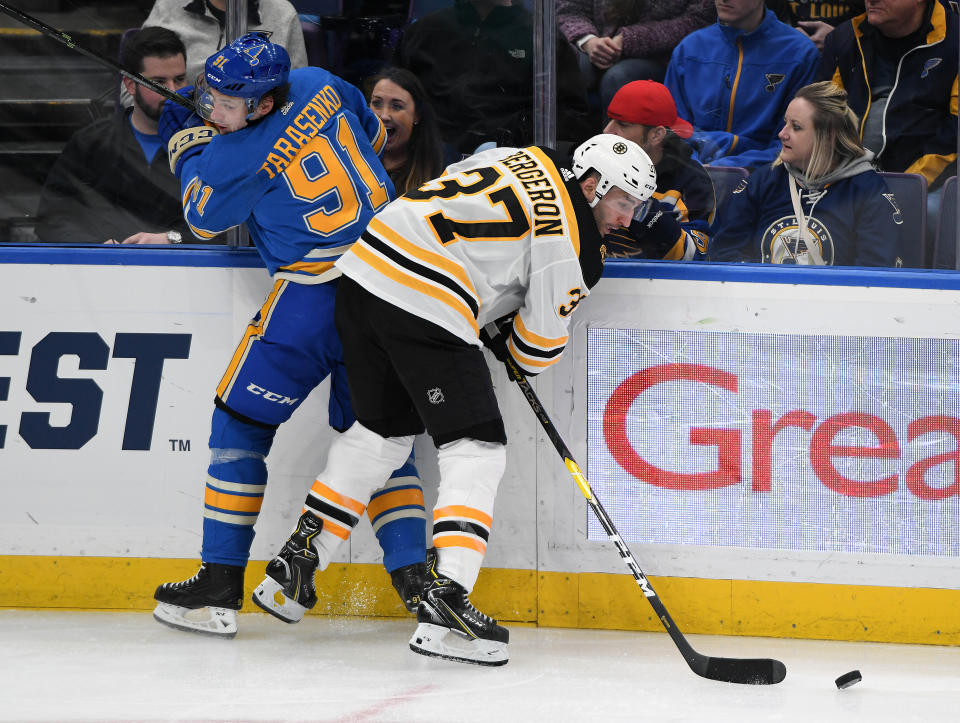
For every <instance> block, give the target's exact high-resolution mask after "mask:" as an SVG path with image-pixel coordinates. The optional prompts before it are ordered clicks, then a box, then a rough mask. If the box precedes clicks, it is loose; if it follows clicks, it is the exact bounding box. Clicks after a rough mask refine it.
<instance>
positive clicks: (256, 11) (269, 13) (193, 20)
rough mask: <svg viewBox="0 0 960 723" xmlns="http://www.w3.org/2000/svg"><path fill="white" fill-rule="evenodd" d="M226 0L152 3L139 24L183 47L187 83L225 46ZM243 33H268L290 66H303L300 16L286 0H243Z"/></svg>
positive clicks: (304, 52)
mask: <svg viewBox="0 0 960 723" xmlns="http://www.w3.org/2000/svg"><path fill="white" fill-rule="evenodd" d="M226 16H227V0H156V1H155V2H154V4H153V9H152V10H151V11H150V15H149V16H148V17H147V19H146V21H145V22H144V23H143V24H144V26H146V25H159V26H161V27H164V28H169V29H170V30H173V31H174V32H176V33H177V35H179V36H180V38H181V39H182V40H183V44H184V46H186V48H187V81H188V82H190V83H194V82H196V79H197V77H198V76H199V75H200V74H201V73H202V72H203V63H204V61H205V60H206V59H207V58H209V57H210V56H211V55H213V54H214V53H215V52H217V51H218V50H220V48H222V47H223V46H224V45H225V44H226V36H225V34H224V23H225V22H226ZM247 30H250V31H252V30H269V31H271V32H272V33H273V35H271V36H270V42H272V43H276V44H277V45H282V46H283V47H284V48H285V49H286V51H287V53H288V54H289V55H290V65H291V67H293V68H302V67H304V66H305V65H306V64H307V49H306V47H305V45H304V42H303V30H302V29H301V27H300V16H299V15H297V10H296V8H295V7H293V5H291V4H290V3H289V2H287V0H247Z"/></svg>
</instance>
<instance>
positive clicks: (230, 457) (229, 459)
mask: <svg viewBox="0 0 960 723" xmlns="http://www.w3.org/2000/svg"><path fill="white" fill-rule="evenodd" d="M275 434H276V427H265V426H258V425H253V424H249V423H247V422H243V421H240V420H239V419H237V418H235V417H233V416H232V415H230V414H228V413H227V412H225V411H223V410H222V409H219V408H217V409H215V410H214V412H213V420H212V423H211V431H210V466H209V467H208V468H207V485H206V490H205V492H204V510H203V548H202V553H201V554H202V559H203V561H204V562H212V563H218V564H223V565H237V566H239V567H244V566H245V565H246V564H247V559H248V558H249V557H250V546H251V545H252V544H253V536H254V531H253V525H254V523H255V522H256V521H257V517H258V515H259V514H260V507H261V505H262V504H263V493H264V490H265V489H266V486H267V463H266V456H267V454H268V453H269V451H270V447H271V445H272V444H273V437H274V435H275Z"/></svg>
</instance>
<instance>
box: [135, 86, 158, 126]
mask: <svg viewBox="0 0 960 723" xmlns="http://www.w3.org/2000/svg"><path fill="white" fill-rule="evenodd" d="M133 102H134V103H136V104H137V107H138V108H139V109H140V110H142V111H143V114H144V115H145V116H147V118H149V119H150V120H153V121H158V120H160V114H161V113H162V112H163V101H161V102H160V103H158V104H157V105H156V106H155V107H151V106H149V105H147V103H146V102H145V101H144V99H143V89H142V88H141V87H140V86H139V85H137V86H136V87H135V88H134V89H133Z"/></svg>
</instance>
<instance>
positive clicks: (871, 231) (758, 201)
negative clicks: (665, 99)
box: [709, 81, 903, 266]
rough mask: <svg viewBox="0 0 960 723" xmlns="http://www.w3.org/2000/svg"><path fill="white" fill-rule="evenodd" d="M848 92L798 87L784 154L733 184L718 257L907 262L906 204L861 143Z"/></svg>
mask: <svg viewBox="0 0 960 723" xmlns="http://www.w3.org/2000/svg"><path fill="white" fill-rule="evenodd" d="M846 99H847V94H846V92H845V91H843V90H842V89H840V88H838V87H837V86H835V85H834V84H833V83H831V82H829V81H824V82H820V83H813V84H811V85H808V86H805V87H803V88H801V89H800V90H799V91H798V92H797V95H796V97H795V98H794V99H793V100H792V101H791V102H790V105H788V106H787V112H786V114H785V118H784V120H785V122H784V125H783V128H782V130H781V131H780V134H779V138H780V141H781V143H782V150H781V151H780V156H779V157H778V158H777V160H776V161H775V162H774V163H773V164H772V165H769V166H764V167H763V168H760V169H758V170H757V171H756V172H754V173H753V174H752V175H751V176H750V177H749V178H748V179H745V180H743V181H741V182H740V185H739V186H738V187H737V188H736V189H735V190H734V192H733V195H732V197H731V199H730V203H729V204H728V205H727V206H726V207H725V208H724V209H723V211H722V212H721V214H720V216H721V217H720V218H718V219H717V224H716V230H715V233H714V237H713V240H712V242H711V244H710V252H709V259H710V260H711V261H756V262H763V263H774V264H800V265H815V266H834V265H837V266H899V265H900V254H901V251H900V248H901V247H900V244H901V237H902V231H901V225H902V223H903V219H902V217H901V214H900V209H899V208H898V206H897V204H896V199H895V198H894V197H893V194H891V193H890V192H889V190H888V189H887V185H886V183H884V180H883V177H882V176H880V174H879V173H877V172H876V171H875V170H874V168H873V166H872V164H871V161H872V159H873V153H871V152H870V151H868V150H866V149H864V148H863V146H861V145H860V137H859V135H858V133H857V116H856V114H855V113H854V112H853V111H852V110H851V109H850V107H849V106H848V105H847V103H846ZM798 219H799V220H798Z"/></svg>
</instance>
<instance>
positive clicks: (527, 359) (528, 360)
mask: <svg viewBox="0 0 960 723" xmlns="http://www.w3.org/2000/svg"><path fill="white" fill-rule="evenodd" d="M507 349H508V350H509V351H510V356H512V357H513V358H514V361H516V362H517V363H518V364H520V366H523V367H527V368H528V369H530V370H534V371H537V372H538V373H539V372H540V371H543V370H544V369H546V368H547V367H549V366H553V365H554V364H555V363H556V362H557V361H558V360H559V359H560V355H559V354H558V355H557V356H555V357H551V358H549V359H547V358H539V357H538V358H534V357H531V356H528V355H526V354H524V353H523V352H522V351H520V350H519V349H517V345H516V344H514V343H513V339H512V338H511V339H510V343H509V344H507Z"/></svg>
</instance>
